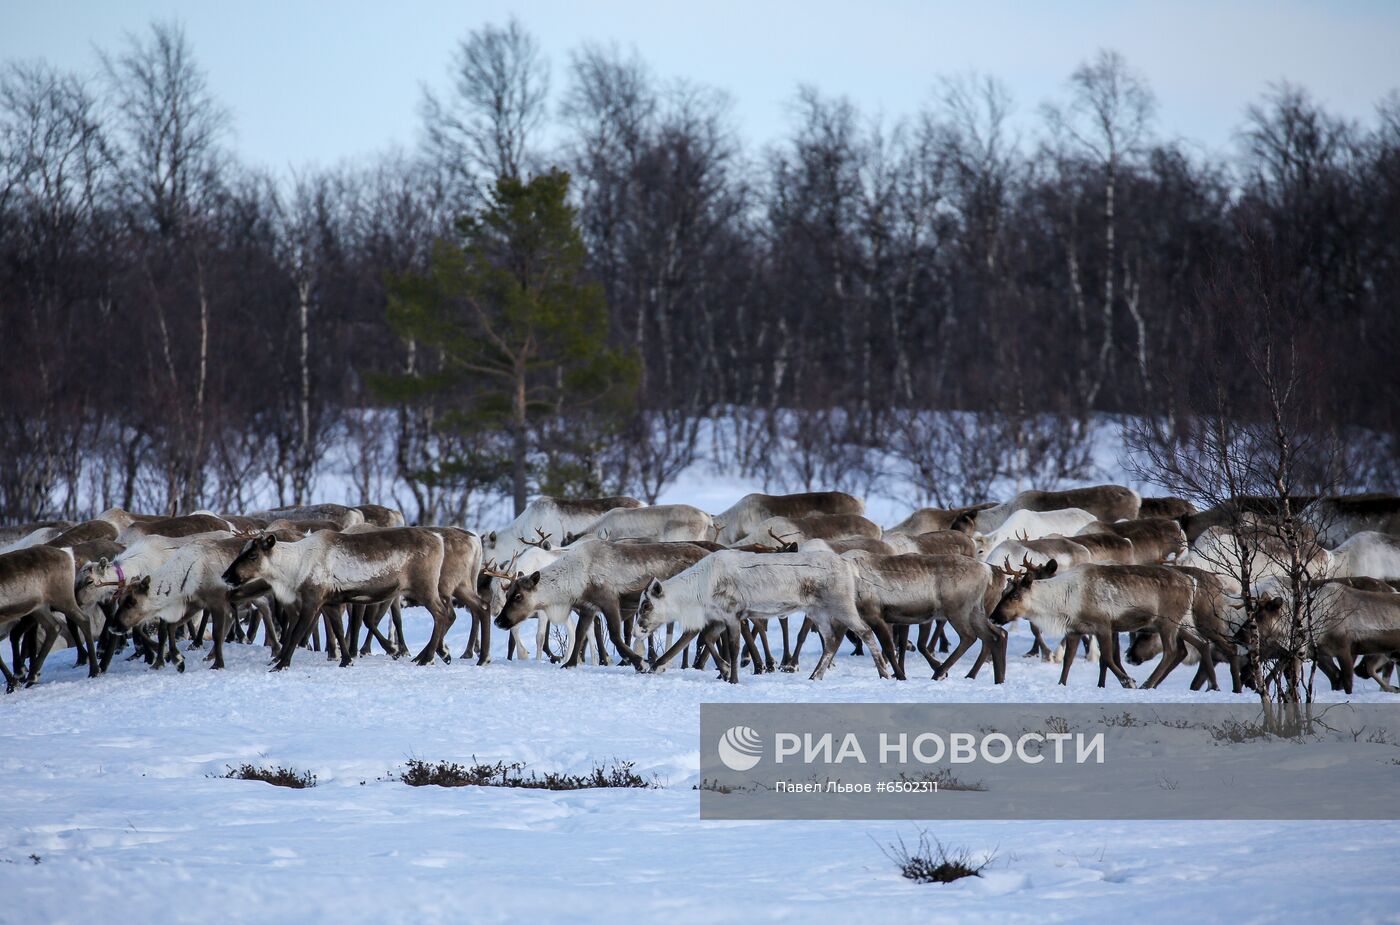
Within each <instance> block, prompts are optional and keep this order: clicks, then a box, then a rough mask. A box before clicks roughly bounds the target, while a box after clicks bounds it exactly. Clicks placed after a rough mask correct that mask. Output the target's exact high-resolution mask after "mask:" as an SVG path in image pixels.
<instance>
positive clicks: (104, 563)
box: [97, 556, 112, 568]
mask: <svg viewBox="0 0 1400 925" xmlns="http://www.w3.org/2000/svg"><path fill="white" fill-rule="evenodd" d="M111 564H112V563H110V562H108V561H107V557H106V556H103V557H102V558H100V559H98V560H97V567H98V568H106V567H107V566H109V565H111Z"/></svg>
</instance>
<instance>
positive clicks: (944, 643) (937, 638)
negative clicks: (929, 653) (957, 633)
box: [933, 618, 949, 652]
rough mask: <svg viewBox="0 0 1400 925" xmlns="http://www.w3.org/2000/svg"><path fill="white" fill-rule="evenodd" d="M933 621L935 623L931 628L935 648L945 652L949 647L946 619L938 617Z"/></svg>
mask: <svg viewBox="0 0 1400 925" xmlns="http://www.w3.org/2000/svg"><path fill="white" fill-rule="evenodd" d="M934 623H935V625H934V629H933V642H934V645H935V648H936V649H937V651H939V652H947V651H948V648H949V643H948V621H947V620H944V619H941V618H940V619H938V620H936V621H934Z"/></svg>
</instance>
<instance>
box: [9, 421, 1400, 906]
mask: <svg viewBox="0 0 1400 925" xmlns="http://www.w3.org/2000/svg"><path fill="white" fill-rule="evenodd" d="M1095 462H1096V464H1097V468H1098V469H1099V472H1098V473H1097V474H1096V476H1097V479H1098V480H1100V481H1109V480H1112V481H1126V479H1125V478H1124V473H1123V471H1122V470H1123V466H1122V461H1121V460H1120V459H1119V458H1118V452H1117V450H1116V447H1115V441H1113V440H1108V439H1105V440H1102V441H1097V442H1096V451H1095ZM331 481H334V480H331ZM347 485H348V483H347ZM325 487H326V486H324V485H323V488H325ZM761 489H762V486H761V485H759V484H757V483H754V482H752V481H750V480H744V479H740V478H735V477H733V476H732V475H730V474H727V473H719V472H714V471H713V470H712V468H711V467H710V466H709V465H708V464H705V463H701V464H697V465H696V466H694V467H693V468H692V469H691V471H689V472H687V473H686V474H685V477H684V478H683V479H681V480H680V481H679V482H678V483H677V484H676V485H674V486H673V487H671V488H670V489H669V490H668V491H667V492H666V493H665V495H664V497H663V498H662V499H661V500H663V501H684V502H687V503H690V504H695V505H698V506H700V507H702V508H705V509H707V510H712V511H718V510H723V509H724V508H725V507H727V506H728V505H729V504H731V503H732V502H733V501H735V500H737V499H738V497H739V496H741V495H742V494H743V493H744V492H746V491H752V490H761ZM324 497H325V500H341V499H340V498H339V497H338V496H335V495H334V493H332V494H325V495H324ZM345 500H349V501H352V502H355V501H358V500H359V499H358V498H352V497H350V496H349V495H348V494H347V495H346V498H345ZM868 507H869V513H870V515H871V516H872V517H873V518H874V519H875V520H876V521H878V522H880V523H885V524H889V523H893V522H895V521H897V520H899V519H901V518H902V517H903V516H904V515H905V514H906V513H907V510H906V509H905V508H903V507H901V506H900V505H899V504H898V503H897V502H896V501H895V500H893V499H892V498H890V497H882V496H872V497H871V498H869V505H868ZM464 622H465V621H459V623H458V627H457V629H455V630H454V632H453V633H452V634H450V636H449V643H450V645H451V648H452V651H453V652H454V653H460V652H461V650H462V648H463V646H464V644H465V636H464V631H463V627H462V624H463V623H464ZM527 630H529V631H528V632H527V633H526V634H525V635H526V638H527V639H531V640H532V639H533V627H532V626H527ZM427 632H428V620H427V618H426V617H425V616H424V615H423V614H422V613H421V612H418V611H410V612H409V619H408V633H409V636H410V643H411V644H412V645H413V647H414V648H415V649H416V648H417V647H418V646H419V645H421V644H422V642H423V641H424V640H426V638H427ZM1028 645H1029V639H1028V637H1017V638H1014V639H1013V641H1012V647H1013V649H1012V650H1013V653H1015V652H1017V651H1025V649H1026V648H1027V647H1028ZM1017 646H1020V649H1019V650H1018V649H1016V647H1017ZM493 651H494V652H495V653H496V658H497V661H496V662H495V663H494V664H492V665H489V666H487V667H485V668H477V667H475V666H472V665H467V664H463V663H461V662H460V661H458V662H454V663H453V664H452V665H450V666H443V665H437V666H434V667H431V668H418V667H415V666H414V665H412V664H409V663H408V662H407V661H406V660H404V661H397V662H395V661H392V660H390V659H388V658H387V657H385V656H383V655H375V656H371V657H369V658H364V659H360V660H359V661H358V662H357V664H356V665H355V666H354V667H352V668H349V669H340V668H337V667H335V666H334V664H329V663H327V662H326V661H325V659H324V656H322V655H320V654H316V653H310V652H302V653H299V654H298V656H297V658H296V661H295V662H294V664H293V667H292V669H291V670H289V671H286V672H283V673H280V674H269V673H267V672H266V670H265V661H264V650H262V649H261V648H253V647H245V646H236V645H233V646H228V647H227V648H226V653H227V654H226V658H227V659H228V664H229V667H228V669H227V670H226V671H224V672H214V671H211V670H209V669H208V667H207V665H205V664H203V663H201V662H199V661H198V656H197V655H195V656H194V657H192V658H191V659H190V660H189V668H188V670H187V671H186V672H185V673H184V674H177V673H176V672H174V671H173V670H172V669H170V668H166V669H165V670H163V671H160V672H153V671H150V670H148V669H147V668H146V667H145V665H144V663H133V662H123V661H118V662H117V663H115V664H114V666H113V668H112V670H111V672H110V673H109V674H108V675H107V676H105V677H103V678H100V679H98V680H97V681H89V680H88V679H87V678H86V676H85V673H84V672H83V671H80V670H76V669H74V668H72V667H71V664H72V655H71V653H68V652H58V653H55V654H54V656H53V657H52V658H51V659H50V661H49V663H48V666H46V669H45V672H44V681H43V683H42V684H41V685H40V686H39V687H37V688H34V689H31V690H23V691H20V692H18V693H16V694H13V695H10V696H8V697H4V696H0V923H8V922H19V921H23V922H26V923H35V922H45V923H47V922H55V923H57V922H85V923H86V922H89V921H91V920H92V919H93V918H94V917H96V916H100V917H101V918H102V919H103V920H110V921H116V922H232V921H258V922H297V923H305V922H319V921H326V922H337V923H342V922H359V921H368V922H377V923H379V922H383V923H391V922H411V923H415V925H427V923H433V922H458V921H469V922H490V921H520V920H530V919H533V920H536V921H550V922H553V921H599V920H609V921H626V920H637V921H656V920H665V921H666V922H668V923H674V925H680V923H686V922H705V923H710V922H727V921H745V922H754V921H803V922H813V921H841V922H862V921H879V922H882V923H889V922H899V921H912V920H918V921H924V922H958V923H968V922H989V923H1014V922H1023V921H1024V922H1036V923H1045V922H1065V921H1076V922H1077V921H1103V922H1114V923H1117V922H1122V921H1141V922H1163V921H1173V920H1177V921H1185V920H1192V921H1197V922H1200V921H1230V922H1271V921H1283V920H1289V921H1307V920H1310V919H1320V918H1322V917H1324V916H1325V917H1326V918H1327V919H1329V920H1332V921H1338V922H1361V921H1382V920H1389V921H1400V879H1397V878H1396V876H1395V873H1394V866H1395V865H1394V858H1395V857H1396V855H1397V851H1400V823H1396V822H1379V823H1336V822H1306V823H1297V822H1293V823H1259V822H1218V823H1181V822H1155V823H1143V822H1114V823H1093V822H1024V823H1010V822H939V823H914V822H904V823H890V822H702V821H700V819H699V818H698V811H699V799H698V794H697V792H696V791H695V790H693V789H692V787H693V786H694V785H695V784H696V783H697V776H698V770H699V753H698V747H699V704H700V703H702V702H706V701H709V702H716V701H736V700H738V701H765V702H798V701H805V702H861V701H890V700H907V701H915V702H917V701H942V702H952V703H957V702H973V701H998V702H1045V703H1049V702H1063V701H1102V700H1108V701H1121V702H1125V703H1133V704H1142V703H1150V702H1166V701H1180V700H1191V699H1221V700H1229V699H1231V695H1228V694H1223V695H1222V694H1214V695H1210V694H1201V695H1193V694H1191V693H1189V691H1188V690H1187V683H1188V681H1189V677H1190V673H1191V671H1190V669H1189V668H1187V669H1179V670H1178V672H1177V673H1176V674H1175V675H1174V676H1173V677H1172V678H1170V679H1169V680H1168V682H1167V685H1166V689H1165V690H1162V691H1124V690H1122V689H1120V688H1118V687H1116V686H1114V687H1111V688H1108V689H1106V690H1099V689H1098V688H1096V687H1094V686H1093V685H1094V682H1095V681H1096V680H1097V678H1096V675H1097V672H1096V671H1095V670H1094V668H1093V666H1091V665H1087V664H1083V663H1081V664H1080V665H1079V666H1077V667H1076V670H1075V672H1074V675H1073V677H1072V678H1071V686H1070V687H1069V688H1060V687H1058V686H1057V685H1056V684H1055V682H1056V680H1057V677H1058V666H1053V665H1046V664H1042V663H1040V662H1038V661H1032V660H1025V659H1018V658H1015V657H1014V655H1013V658H1012V662H1011V664H1010V666H1009V677H1008V683H1007V684H1006V685H1004V686H1002V687H994V686H993V685H992V684H991V683H990V677H989V676H988V674H989V672H988V673H987V674H984V676H983V677H982V679H981V680H979V681H967V680H964V679H962V678H961V677H959V678H957V679H956V680H949V681H946V682H941V683H935V682H932V681H930V680H928V679H927V675H926V674H925V673H923V672H921V671H913V672H911V680H910V681H909V682H906V683H904V684H896V683H895V682H881V681H879V680H877V678H876V677H875V672H874V670H873V668H872V667H871V664H870V662H869V660H868V659H867V658H860V659H857V658H854V657H852V656H851V655H850V654H849V650H848V649H847V650H846V651H845V652H843V654H842V656H841V657H839V658H838V659H837V662H836V665H835V667H834V668H833V670H832V672H831V673H830V674H829V675H828V677H827V679H826V680H824V681H822V682H819V683H815V684H814V683H811V682H809V681H807V680H806V676H805V674H802V675H789V674H775V675H766V676H762V677H757V678H756V677H753V676H751V675H749V674H747V672H746V673H745V674H744V676H743V679H742V683H741V684H740V685H739V686H738V687H737V688H734V687H731V686H729V685H727V684H723V683H720V682H718V681H717V680H715V678H714V675H713V673H712V672H709V671H706V672H694V671H681V670H679V669H673V670H670V671H668V672H666V673H665V674H662V675H657V676H640V675H637V674H635V673H633V672H632V671H631V670H630V669H625V668H617V667H613V668H598V667H584V668H579V669H574V670H570V671H564V670H562V669H560V668H558V667H556V666H553V665H549V664H547V663H539V662H526V663H520V662H506V661H504V653H505V638H504V634H503V633H500V632H498V633H497V635H496V637H495V641H494V643H493ZM807 655H808V666H809V667H810V660H811V659H812V658H815V650H814V649H813V650H810V651H809V652H808V653H807ZM911 664H912V663H911ZM969 664H970V659H969ZM1151 668H1152V665H1150V664H1149V665H1144V666H1138V667H1132V666H1129V671H1130V672H1132V673H1133V674H1134V675H1135V676H1136V677H1137V678H1138V679H1139V680H1142V679H1144V678H1145V677H1146V676H1147V674H1148V673H1149V672H1150V671H1151ZM1367 686H1368V687H1370V685H1369V683H1368V684H1367ZM1354 699H1358V700H1383V699H1385V695H1381V694H1379V693H1366V694H1363V695H1360V696H1358V697H1357V698H1354ZM472 756H476V758H478V759H480V760H482V761H492V762H494V761H497V760H501V761H507V762H515V761H523V762H526V763H528V765H529V766H530V767H531V768H532V769H536V770H541V771H546V770H561V771H574V772H583V771H586V770H589V769H590V768H592V767H593V766H594V765H595V764H597V763H599V762H609V761H612V760H614V759H616V760H620V761H631V762H635V764H636V769H637V770H638V771H640V772H642V773H644V774H646V775H655V777H656V779H657V780H658V782H660V783H661V784H662V786H661V787H660V788H659V789H649V790H587V791H576V792H563V793H560V792H550V791H543V790H508V789H500V788H477V787H469V788H460V789H440V788H436V787H422V788H414V787H409V786H406V785H405V784H402V783H400V782H398V781H397V780H395V779H394V776H395V774H396V772H397V771H398V770H400V769H401V768H402V767H403V764H404V762H405V761H407V760H408V759H410V758H421V759H423V760H426V761H432V762H436V761H439V760H457V761H461V760H467V759H470V758H472ZM244 762H251V763H253V764H258V765H268V766H270V765H286V766H290V767H293V768H296V769H298V770H302V771H309V772H311V773H314V774H315V775H316V776H317V778H318V782H319V783H318V786H316V787H315V788H313V789H307V790H287V789H282V788H277V787H273V786H270V785H267V784H263V783H258V782H248V781H239V780H229V779H224V778H222V777H220V776H219V775H222V774H223V773H225V771H226V770H227V769H228V767H229V766H230V765H240V764H242V763H244ZM1398 770H1400V769H1398ZM921 828H926V829H927V830H928V832H929V834H930V835H931V836H934V837H937V838H939V839H941V840H942V841H943V842H944V843H945V844H949V845H951V846H955V847H961V848H967V849H970V850H971V851H973V852H975V853H977V854H978V855H986V854H993V855H994V856H995V857H994V860H993V861H992V863H991V865H990V866H989V867H988V868H987V869H986V871H985V872H984V875H983V876H982V877H981V878H969V879H965V880H961V881H959V882H957V883H954V884H950V885H936V884H935V885H920V884H915V883H912V882H910V881H907V880H905V879H903V878H902V877H901V876H900V875H899V873H898V872H897V870H896V869H895V867H894V865H893V864H892V863H891V862H890V860H889V859H888V858H887V857H886V856H885V854H884V853H883V848H884V847H886V846H888V845H889V844H890V843H891V842H892V841H894V840H895V839H896V838H898V837H903V838H904V840H905V841H906V842H914V841H917V839H918V835H919V831H920V829H921Z"/></svg>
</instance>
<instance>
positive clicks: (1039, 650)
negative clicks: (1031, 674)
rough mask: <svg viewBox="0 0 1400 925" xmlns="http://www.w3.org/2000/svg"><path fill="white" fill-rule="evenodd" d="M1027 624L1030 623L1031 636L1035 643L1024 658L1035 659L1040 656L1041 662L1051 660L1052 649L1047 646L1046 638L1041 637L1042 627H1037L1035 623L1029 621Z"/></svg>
mask: <svg viewBox="0 0 1400 925" xmlns="http://www.w3.org/2000/svg"><path fill="white" fill-rule="evenodd" d="M1027 622H1028V623H1030V626H1031V635H1032V636H1034V637H1035V642H1033V643H1031V648H1030V651H1028V652H1027V653H1026V654H1025V655H1023V656H1022V658H1035V657H1036V656H1037V655H1039V656H1040V658H1041V661H1047V660H1049V658H1050V647H1049V646H1047V645H1046V644H1045V637H1044V636H1042V635H1040V627H1038V626H1036V625H1035V622H1034V621H1030V620H1028V621H1027Z"/></svg>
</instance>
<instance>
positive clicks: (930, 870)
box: [883, 832, 992, 883]
mask: <svg viewBox="0 0 1400 925" xmlns="http://www.w3.org/2000/svg"><path fill="white" fill-rule="evenodd" d="M883 850H884V852H885V857H887V858H889V859H890V860H891V861H894V863H895V866H896V867H898V868H899V872H900V873H901V874H903V875H904V876H905V877H906V878H908V879H910V880H913V881H915V882H917V883H952V882H953V881H954V880H961V879H962V878H964V877H980V876H982V871H983V870H984V869H986V867H987V865H988V864H990V863H992V857H991V856H990V855H989V856H988V857H986V858H985V859H983V860H982V861H981V862H979V863H973V860H972V852H971V851H969V850H968V849H966V848H958V849H950V848H948V847H946V846H945V845H944V844H943V843H942V842H941V841H939V840H938V839H936V838H935V839H933V840H932V842H930V841H929V837H928V833H927V832H920V833H919V844H918V845H917V846H916V847H915V848H914V849H913V850H911V849H910V848H909V846H908V845H906V844H905V843H904V839H903V838H901V839H899V840H898V841H896V842H895V843H894V844H892V845H890V846H889V847H887V848H885V849H883Z"/></svg>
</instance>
